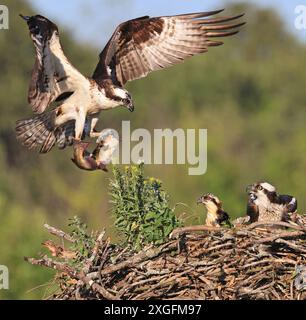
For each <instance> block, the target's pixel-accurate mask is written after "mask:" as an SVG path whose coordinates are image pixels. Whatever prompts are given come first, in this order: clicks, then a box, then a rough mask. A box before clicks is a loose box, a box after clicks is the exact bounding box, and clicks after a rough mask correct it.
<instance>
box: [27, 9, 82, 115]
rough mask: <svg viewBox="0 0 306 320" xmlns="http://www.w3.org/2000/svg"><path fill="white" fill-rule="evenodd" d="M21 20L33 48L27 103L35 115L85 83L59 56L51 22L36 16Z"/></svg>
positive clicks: (59, 51) (61, 54)
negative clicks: (25, 23) (33, 58)
mask: <svg viewBox="0 0 306 320" xmlns="http://www.w3.org/2000/svg"><path fill="white" fill-rule="evenodd" d="M22 18H23V19H25V20H26V21H27V23H28V27H29V30H30V35H31V38H32V40H33V43H34V46H35V49H36V57H35V64H34V68H33V71H32V76H31V82H30V87H29V92H28V101H29V103H30V104H31V105H32V108H33V111H34V112H35V113H42V112H43V111H45V109H46V108H47V107H48V106H49V105H50V104H51V103H52V102H53V101H55V100H61V99H64V98H67V97H69V96H70V95H71V94H73V92H74V91H75V90H76V89H77V87H78V86H79V85H80V83H82V81H86V80H85V77H84V76H83V75H82V74H81V73H80V72H78V71H77V70H76V69H75V68H74V67H73V66H72V65H71V64H70V62H69V61H68V59H67V58H66V56H65V54H64V53H63V50H62V47H61V44H60V40H59V33H58V29H57V26H56V25H55V24H54V23H52V22H51V21H50V20H48V19H47V18H45V17H43V16H40V15H37V16H33V17H24V16H22Z"/></svg>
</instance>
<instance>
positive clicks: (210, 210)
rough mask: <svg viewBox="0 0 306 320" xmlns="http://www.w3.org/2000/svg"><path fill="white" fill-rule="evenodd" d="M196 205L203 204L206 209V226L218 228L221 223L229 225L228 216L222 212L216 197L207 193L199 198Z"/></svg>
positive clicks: (220, 204)
mask: <svg viewBox="0 0 306 320" xmlns="http://www.w3.org/2000/svg"><path fill="white" fill-rule="evenodd" d="M197 203H198V204H200V203H202V204H204V206H205V208H206V209H207V216H206V221H205V223H206V225H207V226H211V227H220V226H221V224H222V223H223V222H226V223H229V215H228V214H227V213H226V212H225V211H224V210H223V208H222V202H221V201H220V200H219V198H218V197H216V196H214V195H213V194H211V193H207V194H205V195H203V196H202V197H200V198H199V199H198V201H197Z"/></svg>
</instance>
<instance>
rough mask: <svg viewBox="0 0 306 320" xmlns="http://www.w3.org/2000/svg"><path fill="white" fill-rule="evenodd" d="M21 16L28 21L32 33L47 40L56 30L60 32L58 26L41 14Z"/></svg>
mask: <svg viewBox="0 0 306 320" xmlns="http://www.w3.org/2000/svg"><path fill="white" fill-rule="evenodd" d="M20 17H21V18H22V19H23V20H25V21H26V22H27V24H28V27H29V30H30V33H31V35H32V36H34V37H38V36H40V37H41V38H43V39H44V40H45V39H50V38H51V36H52V34H53V33H54V32H57V33H58V28H57V26H56V25H55V24H54V23H53V22H52V21H50V20H48V19H47V18H45V17H43V16H41V15H36V16H31V17H30V16H24V15H22V14H20Z"/></svg>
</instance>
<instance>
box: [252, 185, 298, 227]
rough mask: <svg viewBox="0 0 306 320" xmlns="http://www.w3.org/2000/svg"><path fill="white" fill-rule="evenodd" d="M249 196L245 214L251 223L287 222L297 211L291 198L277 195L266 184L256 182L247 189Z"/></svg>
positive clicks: (295, 202) (294, 199)
mask: <svg viewBox="0 0 306 320" xmlns="http://www.w3.org/2000/svg"><path fill="white" fill-rule="evenodd" d="M247 192H248V194H249V200H248V207H247V213H248V215H249V216H250V218H251V222H255V221H275V222H277V221H287V220H289V219H290V214H292V213H294V212H295V211H296V209H297V200H296V198H294V197H293V196H289V195H279V194H278V193H277V191H276V188H275V187H274V186H273V185H271V184H270V183H268V182H257V183H254V184H252V185H250V186H248V187H247Z"/></svg>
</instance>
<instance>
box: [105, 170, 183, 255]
mask: <svg viewBox="0 0 306 320" xmlns="http://www.w3.org/2000/svg"><path fill="white" fill-rule="evenodd" d="M113 175H114V177H113V179H111V181H110V196H111V198H112V200H111V203H112V204H113V206H112V213H113V215H114V216H115V226H116V229H117V232H118V234H119V236H120V237H121V241H122V243H121V244H122V245H125V246H126V245H128V246H130V247H132V248H133V249H135V250H139V249H140V248H141V247H143V246H144V245H146V244H155V245H158V244H161V243H164V242H165V241H166V239H167V237H168V236H169V234H170V233H171V231H172V230H173V229H175V228H177V227H178V226H180V225H181V222H180V221H179V219H178V218H177V217H176V216H175V213H174V209H173V208H171V207H170V205H169V196H168V194H167V192H166V191H165V190H163V188H162V183H161V181H159V180H158V179H155V178H145V177H144V165H143V164H140V165H138V166H131V167H125V169H124V170H123V172H122V171H120V170H119V169H118V168H117V167H114V168H113Z"/></svg>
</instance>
